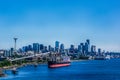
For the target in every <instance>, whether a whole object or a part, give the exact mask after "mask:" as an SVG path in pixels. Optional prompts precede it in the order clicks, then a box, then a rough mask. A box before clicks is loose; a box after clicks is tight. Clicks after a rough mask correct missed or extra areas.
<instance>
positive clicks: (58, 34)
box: [0, 0, 120, 52]
mask: <svg viewBox="0 0 120 80" xmlns="http://www.w3.org/2000/svg"><path fill="white" fill-rule="evenodd" d="M119 19H120V1H118V0H3V1H2V0H1V1H0V29H1V34H0V37H1V39H0V49H4V48H5V49H8V48H10V47H13V46H14V41H13V38H14V37H17V38H18V41H17V48H20V47H22V46H24V45H28V44H32V43H34V42H37V43H41V44H45V45H52V46H53V47H54V43H55V41H56V40H57V41H60V42H61V43H63V44H65V48H68V47H69V46H70V45H71V44H74V45H76V46H77V45H79V44H80V43H81V42H85V41H86V39H90V42H91V44H93V45H96V46H97V48H101V49H102V50H106V51H116V52H118V51H120V35H119V30H120V20H119Z"/></svg>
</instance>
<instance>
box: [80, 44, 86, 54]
mask: <svg viewBox="0 0 120 80" xmlns="http://www.w3.org/2000/svg"><path fill="white" fill-rule="evenodd" d="M80 46H81V54H84V53H85V48H84V43H80Z"/></svg>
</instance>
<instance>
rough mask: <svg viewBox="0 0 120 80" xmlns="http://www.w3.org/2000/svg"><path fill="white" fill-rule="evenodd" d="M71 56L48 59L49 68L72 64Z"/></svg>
mask: <svg viewBox="0 0 120 80" xmlns="http://www.w3.org/2000/svg"><path fill="white" fill-rule="evenodd" d="M70 63H71V62H70V58H69V57H68V56H61V57H59V56H54V57H52V60H50V61H48V67H49V68H57V67H63V66H69V65H70Z"/></svg>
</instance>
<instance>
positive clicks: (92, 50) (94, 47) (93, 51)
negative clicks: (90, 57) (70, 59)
mask: <svg viewBox="0 0 120 80" xmlns="http://www.w3.org/2000/svg"><path fill="white" fill-rule="evenodd" d="M91 53H92V54H95V53H96V46H95V45H92V46H91Z"/></svg>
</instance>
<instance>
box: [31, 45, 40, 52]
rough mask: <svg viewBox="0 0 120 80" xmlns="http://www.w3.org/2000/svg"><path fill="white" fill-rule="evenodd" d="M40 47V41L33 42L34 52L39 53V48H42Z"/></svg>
mask: <svg viewBox="0 0 120 80" xmlns="http://www.w3.org/2000/svg"><path fill="white" fill-rule="evenodd" d="M39 47H40V46H39V43H33V51H34V53H39V50H40V48H39Z"/></svg>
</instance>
